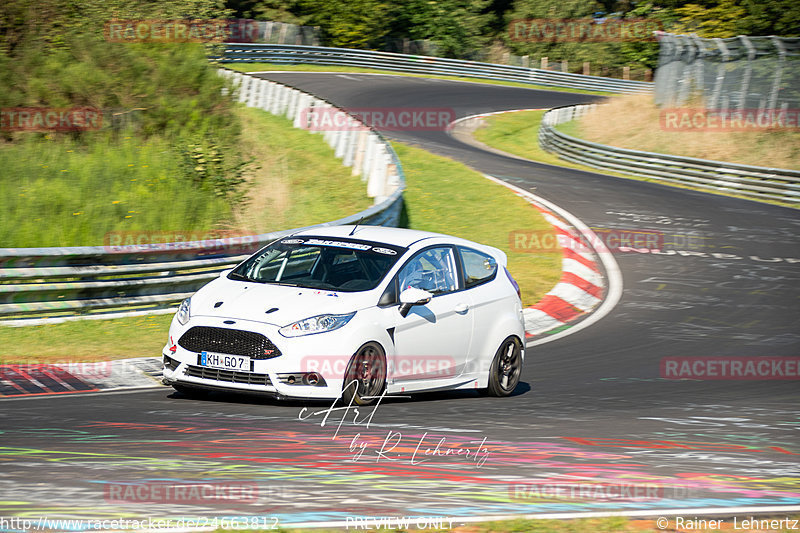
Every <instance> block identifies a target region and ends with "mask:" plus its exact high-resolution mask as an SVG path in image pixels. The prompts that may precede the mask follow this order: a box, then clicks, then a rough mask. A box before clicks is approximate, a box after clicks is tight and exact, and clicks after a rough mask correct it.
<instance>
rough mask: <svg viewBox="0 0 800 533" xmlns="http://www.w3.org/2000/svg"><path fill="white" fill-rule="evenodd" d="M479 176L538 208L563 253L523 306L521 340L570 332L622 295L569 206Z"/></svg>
mask: <svg viewBox="0 0 800 533" xmlns="http://www.w3.org/2000/svg"><path fill="white" fill-rule="evenodd" d="M484 176H485V177H486V178H487V179H490V180H492V181H494V182H495V183H499V184H501V185H503V186H505V187H507V188H509V189H511V190H512V191H514V192H515V193H516V194H517V195H518V196H520V197H522V198H524V199H525V200H527V201H528V202H530V203H531V204H533V206H534V207H536V208H537V209H538V210H539V211H541V213H542V215H543V216H544V217H545V219H546V220H547V221H548V222H549V223H550V224H551V225H552V226H553V228H554V229H555V231H556V234H557V236H558V240H559V243H561V245H562V249H563V253H564V258H563V260H562V274H561V279H560V280H559V282H558V283H556V285H555V287H553V288H552V289H551V290H550V292H548V293H547V294H546V295H545V296H544V298H542V300H540V301H539V302H538V303H537V304H535V305H533V306H531V307H528V308H527V309H524V310H523V315H524V317H525V332H526V335H527V337H528V338H527V342H526V345H527V346H528V347H530V346H535V345H538V344H544V343H546V342H551V341H554V340H556V339H559V338H561V337H564V336H566V335H571V334H573V333H576V332H578V331H580V330H582V329H584V328H587V327H589V326H590V325H592V324H594V323H595V322H597V321H598V320H600V319H601V318H603V317H604V316H605V315H607V314H608V313H609V312H610V311H611V309H613V308H614V306H616V305H617V302H619V299H620V298H621V297H622V274H621V273H620V270H619V265H617V262H616V260H615V259H614V256H613V255H612V254H611V252H610V251H609V250H608V248H607V247H606V246H605V244H603V242H602V240H601V239H599V238H598V237H597V235H595V234H594V232H593V231H592V230H591V229H590V228H589V227H588V226H587V225H586V224H584V223H583V222H582V221H581V220H580V219H579V218H578V217H576V216H575V215H573V214H572V213H570V212H569V211H567V210H565V209H563V208H561V207H559V206H557V205H555V204H553V203H552V202H549V201H548V200H545V199H544V198H542V197H540V196H538V195H536V194H533V193H531V192H529V191H526V190H524V189H521V188H519V187H516V186H514V185H511V184H510V183H506V182H505V181H502V180H500V179H498V178H495V177H494V176H489V175H487V174H484ZM587 243H591V246H589V245H588V244H587ZM601 266H602V268H601ZM604 273H605V275H604ZM589 314H590V316H588V317H586V318H584V320H582V321H580V322H579V323H578V324H575V325H572V326H570V323H571V322H574V321H575V320H576V319H578V318H581V317H584V316H585V315H589Z"/></svg>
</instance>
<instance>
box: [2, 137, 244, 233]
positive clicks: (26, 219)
mask: <svg viewBox="0 0 800 533" xmlns="http://www.w3.org/2000/svg"><path fill="white" fill-rule="evenodd" d="M181 164H182V163H181V161H180V160H179V159H178V157H176V152H175V150H174V149H173V148H172V146H171V144H170V143H169V142H168V141H167V140H166V139H164V138H162V137H151V138H150V139H147V140H145V139H142V138H141V137H135V136H126V137H124V138H122V139H119V141H117V140H115V139H113V138H112V137H111V136H105V137H99V138H97V139H94V140H93V142H91V143H90V144H88V145H86V144H85V143H80V142H76V141H74V140H72V139H69V138H62V139H58V140H55V139H54V140H47V139H45V140H36V139H33V138H30V139H26V140H25V141H22V142H20V143H18V144H16V143H15V144H11V143H6V144H0V168H2V169H3V171H2V172H1V173H0V183H2V187H3V194H2V195H0V212H2V213H3V221H2V223H0V242H2V243H3V244H2V246H3V247H9V248H22V247H38V246H91V245H94V246H101V245H103V244H104V237H105V236H106V235H108V234H110V233H118V232H120V233H121V232H130V231H150V232H153V231H156V230H160V231H174V230H183V231H187V230H192V231H196V232H202V231H208V230H210V229H212V228H214V227H216V226H218V225H219V224H220V223H222V222H223V221H224V220H225V219H226V218H230V214H231V208H230V204H229V202H227V201H226V199H225V198H224V197H219V196H216V195H215V194H214V191H213V189H210V188H207V187H202V186H195V184H193V183H192V182H191V181H189V180H187V179H184V178H183V177H176V176H181V174H182V173H183V172H182V169H181Z"/></svg>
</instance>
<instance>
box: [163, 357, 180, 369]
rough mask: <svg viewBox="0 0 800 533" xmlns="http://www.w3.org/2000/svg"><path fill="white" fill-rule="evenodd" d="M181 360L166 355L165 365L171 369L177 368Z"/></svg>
mask: <svg viewBox="0 0 800 533" xmlns="http://www.w3.org/2000/svg"><path fill="white" fill-rule="evenodd" d="M180 364H181V362H180V361H178V360H177V359H173V358H172V357H170V356H168V355H165V356H164V366H165V367H167V368H169V369H170V370H175V369H176V368H178V367H179V366H180Z"/></svg>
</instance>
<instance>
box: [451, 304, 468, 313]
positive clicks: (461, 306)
mask: <svg viewBox="0 0 800 533" xmlns="http://www.w3.org/2000/svg"><path fill="white" fill-rule="evenodd" d="M454 310H455V312H456V313H458V314H461V315H463V314H464V313H466V312H467V311H469V306H468V305H467V304H465V303H460V304H457V305H456V306H455V308H454Z"/></svg>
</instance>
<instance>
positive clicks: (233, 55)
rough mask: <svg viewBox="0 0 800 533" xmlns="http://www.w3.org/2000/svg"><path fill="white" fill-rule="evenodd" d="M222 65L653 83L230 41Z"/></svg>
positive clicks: (623, 89)
mask: <svg viewBox="0 0 800 533" xmlns="http://www.w3.org/2000/svg"><path fill="white" fill-rule="evenodd" d="M222 46H223V52H222V55H221V56H218V57H216V58H214V59H216V60H218V61H220V62H222V63H252V62H261V61H264V62H269V63H289V64H293V63H303V64H311V65H343V66H350V67H366V68H374V69H381V70H393V71H397V72H407V73H412V74H428V75H440V76H465V77H470V78H481V79H487V80H496V81H513V82H519V83H529V84H532V85H541V86H548V87H565V88H569V89H583V90H590V91H604V92H610V93H646V92H651V91H652V90H653V84H652V83H650V82H644V81H633V80H618V79H614V78H603V77H601V76H585V75H583V74H572V73H569V72H556V71H551V70H543V69H536V68H526V67H516V66H511V65H498V64H494V63H481V62H477V61H464V60H461V59H447V58H443V57H432V56H417V55H408V54H396V53H393V52H376V51H373V50H351V49H349V48H329V47H325V46H293V45H280V44H239V43H225V44H224V45H222Z"/></svg>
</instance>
